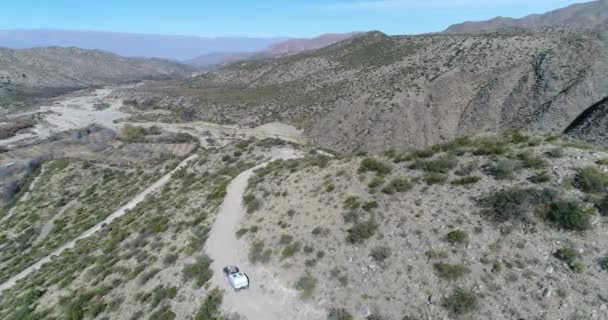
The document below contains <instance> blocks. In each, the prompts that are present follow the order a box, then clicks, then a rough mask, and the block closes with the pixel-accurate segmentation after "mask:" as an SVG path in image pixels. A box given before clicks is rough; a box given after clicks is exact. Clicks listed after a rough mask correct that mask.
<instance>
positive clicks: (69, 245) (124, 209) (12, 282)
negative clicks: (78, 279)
mask: <svg viewBox="0 0 608 320" xmlns="http://www.w3.org/2000/svg"><path fill="white" fill-rule="evenodd" d="M197 157H198V155H196V154H193V155H191V156H190V157H188V158H186V159H185V160H183V161H182V162H181V163H180V164H179V165H178V166H177V167H175V169H173V170H171V171H170V172H169V173H167V174H165V175H164V176H162V177H161V178H160V179H158V180H157V181H156V182H154V183H153V184H151V185H150V186H149V187H148V188H146V189H145V190H144V191H142V192H140V193H139V194H137V195H136V196H135V197H134V198H133V199H131V200H130V201H129V202H128V203H127V204H125V205H124V206H122V207H120V208H118V209H117V210H116V211H114V212H112V214H110V215H109V216H108V217H107V218H105V219H104V220H103V221H101V222H99V223H97V224H96V225H94V226H93V227H91V228H90V229H88V230H86V231H85V232H83V233H82V234H81V235H80V236H78V237H77V238H75V239H73V240H71V241H69V242H67V243H65V244H64V245H62V246H61V247H59V248H57V249H56V250H55V251H53V252H52V253H51V254H49V255H48V256H46V257H44V258H42V259H40V260H39V261H38V262H36V263H34V264H33V265H31V266H29V267H27V268H26V269H24V270H23V271H21V272H20V273H18V274H17V275H14V276H13V277H11V278H10V279H8V280H7V281H6V282H4V283H2V284H0V295H2V293H3V291H4V290H6V289H10V288H12V287H13V286H14V285H15V284H16V283H17V281H19V280H21V279H23V278H25V277H27V276H29V275H30V274H32V273H33V272H36V271H37V270H39V269H40V267H42V266H43V265H44V264H45V263H47V262H49V261H51V259H52V258H53V257H56V256H59V255H60V254H61V253H63V252H64V251H65V250H68V249H72V248H74V247H75V246H76V243H77V242H78V241H80V240H83V239H86V238H89V237H90V236H92V235H94V234H95V233H96V232H97V231H99V230H101V228H103V226H105V225H107V224H110V223H111V222H112V221H114V220H115V219H117V218H119V217H122V216H123V215H124V214H125V213H127V211H128V210H130V209H133V208H135V207H136V206H137V205H138V204H139V203H140V202H142V201H143V200H144V199H145V198H146V196H147V195H149V194H151V193H152V192H154V191H156V190H159V189H160V188H161V187H163V186H164V185H165V184H167V182H169V180H170V179H171V176H173V174H174V173H175V172H176V171H177V170H179V169H181V168H183V167H184V166H186V165H188V163H189V162H190V161H192V160H194V159H196V158H197Z"/></svg>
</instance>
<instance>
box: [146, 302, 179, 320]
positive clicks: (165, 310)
mask: <svg viewBox="0 0 608 320" xmlns="http://www.w3.org/2000/svg"><path fill="white" fill-rule="evenodd" d="M148 319H149V320H173V319H175V313H173V311H172V310H171V307H170V306H168V305H164V306H162V307H161V308H160V309H158V310H157V311H156V312H154V313H152V314H151V315H150V317H149V318H148Z"/></svg>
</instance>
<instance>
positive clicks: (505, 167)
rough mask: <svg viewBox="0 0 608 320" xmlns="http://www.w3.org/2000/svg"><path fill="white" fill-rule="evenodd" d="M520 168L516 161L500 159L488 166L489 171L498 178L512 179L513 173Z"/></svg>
mask: <svg viewBox="0 0 608 320" xmlns="http://www.w3.org/2000/svg"><path fill="white" fill-rule="evenodd" d="M520 168H521V164H520V163H519V162H518V161H514V160H511V159H502V160H499V161H498V162H496V163H495V164H494V165H493V166H491V167H490V169H489V173H490V175H492V176H493V177H494V178H495V179H498V180H505V179H512V178H513V173H514V172H515V171H517V170H519V169H520Z"/></svg>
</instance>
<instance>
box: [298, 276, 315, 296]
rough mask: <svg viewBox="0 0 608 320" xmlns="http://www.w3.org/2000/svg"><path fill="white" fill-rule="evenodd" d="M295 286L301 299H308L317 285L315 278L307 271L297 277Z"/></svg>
mask: <svg viewBox="0 0 608 320" xmlns="http://www.w3.org/2000/svg"><path fill="white" fill-rule="evenodd" d="M295 287H296V290H298V291H300V297H302V299H308V298H310V297H312V293H313V291H314V290H315V288H316V287H317V279H316V278H315V277H313V276H312V275H310V274H308V273H307V274H305V275H303V276H301V277H300V278H299V279H298V281H297V282H296V286H295Z"/></svg>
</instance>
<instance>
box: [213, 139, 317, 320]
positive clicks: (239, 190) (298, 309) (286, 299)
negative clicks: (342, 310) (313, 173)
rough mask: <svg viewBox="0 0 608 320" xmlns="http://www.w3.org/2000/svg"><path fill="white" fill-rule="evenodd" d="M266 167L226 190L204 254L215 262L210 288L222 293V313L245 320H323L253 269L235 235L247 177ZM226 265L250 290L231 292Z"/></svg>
mask: <svg viewBox="0 0 608 320" xmlns="http://www.w3.org/2000/svg"><path fill="white" fill-rule="evenodd" d="M271 156H272V160H271V161H273V160H277V159H292V158H297V157H299V156H301V155H300V154H298V153H296V152H295V151H294V150H292V149H275V150H273V152H272V155H271ZM267 164H268V162H266V163H265V164H262V165H260V166H258V167H255V168H252V169H250V170H247V171H244V172H243V173H241V174H240V175H238V176H237V177H236V178H235V179H234V180H233V181H232V182H231V183H230V185H229V186H228V189H227V194H226V197H225V198H224V202H223V203H222V205H221V207H220V209H219V213H218V216H217V218H216V220H215V223H214V225H213V229H212V231H211V233H210V236H209V239H208V240H207V246H206V250H207V253H208V254H209V256H210V257H211V258H213V260H214V262H213V264H212V268H213V270H214V276H213V279H212V280H211V281H212V284H213V285H214V286H218V287H219V288H222V289H224V290H225V292H226V294H225V295H224V303H223V306H224V308H225V310H226V311H227V312H229V313H230V312H232V313H237V314H239V315H241V317H242V318H245V319H251V320H257V319H264V320H273V319H277V320H279V319H281V320H282V319H292V320H299V319H302V320H304V319H306V320H314V319H324V317H325V313H324V312H323V311H322V309H321V308H317V307H316V306H314V305H311V304H307V303H304V302H302V301H300V300H299V299H298V293H297V291H296V290H294V289H293V288H291V287H288V286H286V284H285V283H282V282H281V281H280V280H279V279H278V278H277V277H275V276H274V275H273V274H272V273H271V272H270V271H268V270H267V269H266V268H265V267H264V266H260V265H252V264H251V263H250V262H249V260H248V258H247V255H248V254H247V252H248V249H247V246H246V243H245V242H244V241H241V240H239V239H237V237H236V234H235V233H236V231H237V228H238V226H239V224H240V222H241V219H242V218H243V215H244V214H245V209H244V208H243V206H242V204H241V199H242V198H243V194H244V193H245V190H246V188H247V182H248V180H249V177H251V175H252V174H253V172H254V171H255V170H256V169H257V168H260V167H262V166H264V165H267ZM226 265H236V266H238V267H239V268H240V269H241V270H242V271H243V272H245V273H247V275H248V276H249V278H250V281H251V285H250V289H249V290H247V291H241V292H238V293H236V292H234V290H232V288H231V287H230V285H229V284H228V281H227V280H226V278H225V277H224V274H223V273H222V268H223V267H224V266H226Z"/></svg>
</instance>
